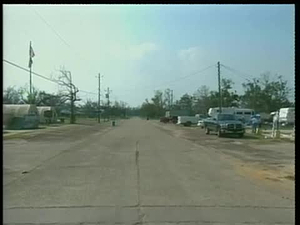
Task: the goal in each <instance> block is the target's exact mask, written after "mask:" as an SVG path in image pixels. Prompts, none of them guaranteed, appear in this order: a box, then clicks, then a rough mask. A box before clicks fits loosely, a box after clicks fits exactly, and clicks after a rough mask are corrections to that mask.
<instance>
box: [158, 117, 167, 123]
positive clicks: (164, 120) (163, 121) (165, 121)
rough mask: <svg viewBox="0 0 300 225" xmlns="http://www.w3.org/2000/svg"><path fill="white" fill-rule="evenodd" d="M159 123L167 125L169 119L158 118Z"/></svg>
mask: <svg viewBox="0 0 300 225" xmlns="http://www.w3.org/2000/svg"><path fill="white" fill-rule="evenodd" d="M160 122H162V123H168V122H169V118H167V117H161V118H160Z"/></svg>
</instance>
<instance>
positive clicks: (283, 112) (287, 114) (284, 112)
mask: <svg viewBox="0 0 300 225" xmlns="http://www.w3.org/2000/svg"><path fill="white" fill-rule="evenodd" d="M279 123H281V124H284V125H287V124H294V123H295V108H281V109H280V110H279Z"/></svg>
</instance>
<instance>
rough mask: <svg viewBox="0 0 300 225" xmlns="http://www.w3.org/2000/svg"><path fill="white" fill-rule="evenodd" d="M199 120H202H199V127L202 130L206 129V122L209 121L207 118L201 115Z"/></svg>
mask: <svg viewBox="0 0 300 225" xmlns="http://www.w3.org/2000/svg"><path fill="white" fill-rule="evenodd" d="M199 118H200V119H199V120H198V123H197V126H198V127H201V128H204V120H205V119H207V117H206V116H203V115H200V116H199Z"/></svg>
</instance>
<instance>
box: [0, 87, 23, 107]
mask: <svg viewBox="0 0 300 225" xmlns="http://www.w3.org/2000/svg"><path fill="white" fill-rule="evenodd" d="M21 95H22V93H21V91H20V89H16V87H15V86H9V87H7V88H6V89H5V90H4V91H3V103H4V104H19V103H20V101H21Z"/></svg>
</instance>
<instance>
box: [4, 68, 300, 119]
mask: <svg viewBox="0 0 300 225" xmlns="http://www.w3.org/2000/svg"><path fill="white" fill-rule="evenodd" d="M233 85H234V82H233V81H232V80H231V79H226V78H224V79H222V80H221V93H222V107H242V108H251V109H254V110H255V111H256V112H260V113H261V112H264V113H270V112H272V111H276V110H278V109H280V108H284V107H294V106H295V103H294V102H292V101H290V100H289V98H288V97H289V95H290V94H291V91H292V90H291V89H290V88H289V87H288V84H287V81H285V80H283V78H282V76H277V75H276V76H271V74H270V73H265V74H262V75H261V76H260V77H259V78H254V79H252V80H248V81H247V82H245V83H243V84H242V85H243V89H244V93H243V94H240V95H239V94H237V91H236V90H233ZM27 90H28V88H27V87H26V86H25V87H20V88H16V87H14V86H11V87H8V88H6V89H5V90H4V93H3V103H4V104H35V105H37V106H52V107H55V108H56V111H57V112H58V114H63V112H66V111H70V108H71V103H70V102H71V98H70V94H69V93H68V91H62V92H59V93H56V94H53V93H47V92H45V91H40V90H38V89H37V88H33V90H32V93H31V94H30V93H29V92H28V91H27ZM79 101H80V100H79ZM171 101H172V100H171V90H170V89H166V90H164V91H162V90H157V91H155V93H154V96H153V97H152V98H151V100H148V99H146V100H145V102H144V103H143V104H142V105H141V107H136V108H133V107H130V106H129V105H128V104H127V103H125V102H123V101H115V102H113V103H112V104H110V107H108V105H107V104H106V103H105V102H102V104H101V111H102V113H101V114H102V118H103V117H110V116H113V117H122V118H125V117H131V116H144V117H146V116H148V117H150V118H158V117H161V116H164V115H165V111H166V110H170V109H175V110H186V111H187V112H188V113H189V114H190V115H195V114H197V113H200V114H207V111H208V109H209V108H212V107H218V106H219V92H218V91H214V90H210V89H209V88H208V87H207V86H205V85H202V86H200V87H199V88H198V89H197V90H196V91H195V92H194V93H193V94H188V93H186V94H184V95H182V96H181V97H180V98H179V100H176V101H175V102H174V103H173V104H172V102H171ZM75 112H76V113H77V115H82V116H86V117H90V118H96V117H97V115H98V103H97V102H96V101H92V100H90V99H88V100H86V101H84V104H82V105H79V106H78V105H77V106H75Z"/></svg>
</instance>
